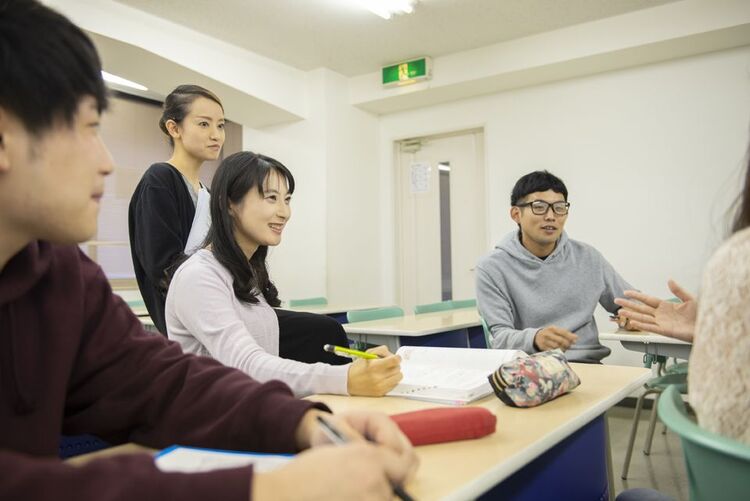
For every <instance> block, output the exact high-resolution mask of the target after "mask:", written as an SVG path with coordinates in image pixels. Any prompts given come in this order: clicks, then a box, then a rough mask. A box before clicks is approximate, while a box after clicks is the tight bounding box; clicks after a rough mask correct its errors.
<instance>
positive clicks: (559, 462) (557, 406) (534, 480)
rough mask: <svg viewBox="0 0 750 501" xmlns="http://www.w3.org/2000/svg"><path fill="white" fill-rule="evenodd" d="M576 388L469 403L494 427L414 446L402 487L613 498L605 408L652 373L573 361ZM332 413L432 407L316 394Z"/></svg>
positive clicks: (418, 494)
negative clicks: (536, 401) (478, 434)
mask: <svg viewBox="0 0 750 501" xmlns="http://www.w3.org/2000/svg"><path fill="white" fill-rule="evenodd" d="M572 367H573V368H574V370H575V371H576V373H577V374H578V375H579V377H580V378H581V385H580V386H579V387H578V388H576V389H575V390H573V391H572V392H571V393H570V394H568V395H564V396H562V397H560V398H558V399H556V400H553V401H552V402H548V403H546V404H544V405H541V406H539V407H536V408H532V409H518V408H513V407H509V406H506V405H505V404H503V403H502V402H501V401H500V400H499V399H497V398H496V397H495V396H494V395H492V396H490V397H487V398H485V399H483V400H480V401H479V402H477V403H475V404H473V405H479V406H482V407H485V408H487V409H489V410H490V411H491V412H493V413H494V414H495V415H496V416H497V430H496V432H495V433H494V434H493V435H490V436H488V437H484V438H481V439H478V440H466V441H461V442H453V443H446V444H437V445H429V446H423V447H418V448H417V449H416V450H417V454H418V455H419V459H420V467H419V470H418V471H417V474H416V476H415V478H414V479H413V480H412V481H411V482H409V484H408V485H407V486H406V488H407V490H408V491H409V493H410V494H412V496H414V497H415V498H416V499H419V500H422V501H426V500H436V499H441V500H469V499H476V498H479V497H481V499H493V500H494V499H513V500H538V499H559V500H565V499H575V500H576V501H578V500H581V501H586V500H592V501H593V500H598V499H606V498H607V496H609V497H610V499H612V498H614V492H613V487H612V485H613V484H612V476H611V473H612V468H611V456H610V452H609V451H608V441H607V439H606V437H607V430H606V419H605V418H604V413H605V412H606V411H607V410H608V409H609V408H610V407H612V406H613V405H615V404H616V403H617V402H619V401H620V400H622V399H623V398H625V397H626V396H627V395H629V394H630V393H632V392H633V391H634V390H636V389H638V388H640V387H641V386H642V385H643V383H645V382H646V381H647V380H648V379H649V378H650V377H651V372H650V371H649V370H647V369H643V368H640V367H619V366H604V365H593V364H572ZM310 398H311V399H313V400H319V401H322V402H324V403H326V404H327V405H328V406H329V407H331V409H333V410H334V411H335V412H342V411H347V410H375V411H381V412H385V413H387V414H395V413H399V412H407V411H413V410H419V409H424V408H428V407H435V406H436V404H432V403H428V402H419V401H416V400H408V399H404V398H395V397H386V398H367V397H342V396H334V395H316V396H313V397H310Z"/></svg>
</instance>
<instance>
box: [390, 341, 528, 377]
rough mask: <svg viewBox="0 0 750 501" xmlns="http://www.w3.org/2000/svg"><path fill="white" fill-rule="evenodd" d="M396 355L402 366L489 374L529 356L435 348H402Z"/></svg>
mask: <svg viewBox="0 0 750 501" xmlns="http://www.w3.org/2000/svg"><path fill="white" fill-rule="evenodd" d="M396 354H397V355H399V356H401V360H403V364H402V365H407V364H409V363H410V362H414V363H418V364H429V365H436V366H439V367H455V368H464V369H474V370H476V369H481V370H483V371H487V374H490V373H491V372H493V371H495V370H496V369H497V368H498V367H500V365H501V364H504V363H505V362H507V361H508V360H512V359H514V358H516V357H525V356H528V355H526V353H524V352H522V351H520V350H487V349H484V348H441V347H435V346H402V347H401V348H399V349H398V351H397V352H396ZM485 375H486V374H485Z"/></svg>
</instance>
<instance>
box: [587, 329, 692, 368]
mask: <svg viewBox="0 0 750 501" xmlns="http://www.w3.org/2000/svg"><path fill="white" fill-rule="evenodd" d="M599 339H600V340H601V341H619V342H620V344H622V346H623V348H625V349H627V350H630V351H639V352H641V353H648V354H650V355H661V356H665V357H675V358H679V359H681V360H687V359H688V358H690V350H691V349H692V348H693V345H692V344H690V343H688V342H685V341H680V340H679V339H675V338H672V337H667V336H662V335H661V334H654V333H653V332H645V331H644V332H642V331H635V332H633V331H626V330H623V329H620V330H618V331H617V332H602V333H599Z"/></svg>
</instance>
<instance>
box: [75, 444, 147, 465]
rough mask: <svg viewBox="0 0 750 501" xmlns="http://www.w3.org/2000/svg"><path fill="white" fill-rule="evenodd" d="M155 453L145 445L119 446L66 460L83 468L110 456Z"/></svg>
mask: <svg viewBox="0 0 750 501" xmlns="http://www.w3.org/2000/svg"><path fill="white" fill-rule="evenodd" d="M154 453H156V449H150V448H148V447H144V446H143V445H138V444H122V445H117V446H115V447H110V448H108V449H102V450H100V451H96V452H90V453H88V454H81V455H80V456H75V457H72V458H70V459H66V460H65V462H66V463H67V464H71V465H73V466H81V465H83V464H86V463H88V462H89V461H93V460H94V459H100V458H105V457H109V456H119V455H121V454H152V455H153V454H154Z"/></svg>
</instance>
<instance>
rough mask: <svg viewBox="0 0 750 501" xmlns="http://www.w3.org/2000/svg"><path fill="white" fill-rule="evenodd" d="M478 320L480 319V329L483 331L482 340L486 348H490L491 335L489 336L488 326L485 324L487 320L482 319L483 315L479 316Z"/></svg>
mask: <svg viewBox="0 0 750 501" xmlns="http://www.w3.org/2000/svg"><path fill="white" fill-rule="evenodd" d="M479 320H481V321H482V330H483V331H484V342H485V344H487V348H492V344H491V343H490V340H491V339H492V336H490V328H489V327H488V326H487V321H486V320H485V319H484V317H479Z"/></svg>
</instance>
